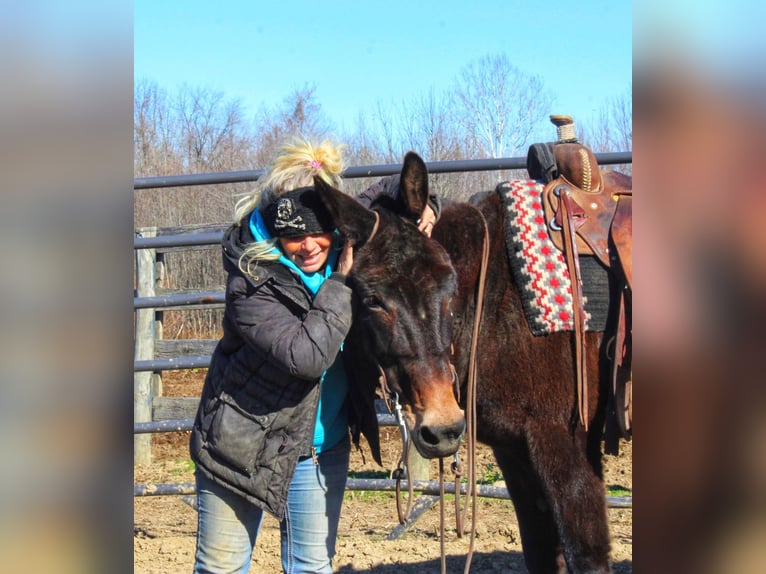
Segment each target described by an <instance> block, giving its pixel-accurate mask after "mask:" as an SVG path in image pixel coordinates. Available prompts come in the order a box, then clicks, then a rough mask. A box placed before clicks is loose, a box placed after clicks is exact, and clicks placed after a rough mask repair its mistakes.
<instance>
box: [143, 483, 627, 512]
mask: <svg viewBox="0 0 766 574" xmlns="http://www.w3.org/2000/svg"><path fill="white" fill-rule="evenodd" d="M400 486H401V489H402V490H405V489H408V488H409V485H408V484H407V481H406V480H403V481H402V482H401V485H400ZM412 488H413V491H415V492H419V493H421V494H428V495H434V494H439V483H438V482H437V481H435V480H415V481H413V483H412ZM467 488H468V485H467V484H466V483H463V484H461V485H460V492H461V493H462V494H465V493H466V491H467ZM346 490H357V491H377V492H380V491H384V492H385V491H388V492H394V491H396V481H395V480H388V479H383V478H349V479H348V480H347V481H346ZM444 492H445V493H446V494H455V483H454V482H452V481H450V482H445V483H444ZM476 493H477V494H478V495H479V496H481V497H483V498H499V499H504V500H510V496H509V495H508V490H507V489H506V488H505V487H503V486H488V485H486V484H478V485H476ZM189 494H196V488H195V485H194V483H193V482H181V483H177V484H168V483H165V484H134V485H133V496H167V495H189ZM606 504H607V506H608V507H609V508H633V497H632V496H607V497H606Z"/></svg>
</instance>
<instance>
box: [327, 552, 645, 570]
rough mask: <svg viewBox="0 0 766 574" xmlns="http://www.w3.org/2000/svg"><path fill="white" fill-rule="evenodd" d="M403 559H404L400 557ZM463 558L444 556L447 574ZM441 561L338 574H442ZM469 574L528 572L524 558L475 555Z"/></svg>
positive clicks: (624, 564)
mask: <svg viewBox="0 0 766 574" xmlns="http://www.w3.org/2000/svg"><path fill="white" fill-rule="evenodd" d="M402 558H405V559H406V557H402ZM465 560H466V557H465V556H447V560H446V566H447V567H446V571H447V572H463V571H464V569H465ZM441 571H442V568H441V559H437V560H427V561H424V562H407V563H401V564H381V565H378V566H372V567H370V568H362V569H361V570H358V569H356V568H355V567H353V566H348V565H347V566H341V567H340V568H338V570H337V571H336V572H337V574H354V573H356V572H366V573H368V574H406V573H413V574H441ZM470 571H471V574H490V573H495V572H518V573H519V574H524V573H526V572H527V569H526V566H525V565H524V557H523V556H522V554H521V553H520V552H503V551H500V550H498V551H495V552H475V553H474V555H473V559H472V560H471V570H470ZM612 572H613V574H632V573H633V562H632V561H629V560H623V561H621V562H615V563H614V564H613V565H612Z"/></svg>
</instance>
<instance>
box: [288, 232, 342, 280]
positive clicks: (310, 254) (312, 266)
mask: <svg viewBox="0 0 766 574" xmlns="http://www.w3.org/2000/svg"><path fill="white" fill-rule="evenodd" d="M279 245H280V247H281V248H282V251H283V252H284V254H285V256H286V257H287V258H288V259H289V260H290V261H292V262H293V263H295V264H296V265H297V266H298V267H299V268H300V270H301V271H303V272H304V273H313V272H315V271H319V270H320V269H322V267H324V265H325V263H327V258H328V257H329V256H330V247H332V234H331V233H316V234H314V235H303V236H301V237H280V238H279Z"/></svg>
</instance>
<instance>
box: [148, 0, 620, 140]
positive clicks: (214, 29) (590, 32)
mask: <svg viewBox="0 0 766 574" xmlns="http://www.w3.org/2000/svg"><path fill="white" fill-rule="evenodd" d="M631 11H632V4H631V2H627V1H621V0H595V1H586V2H572V1H571V0H548V1H547V2H530V1H518V0H474V1H472V2H469V1H457V0H407V1H401V0H388V1H383V2H365V1H363V0H356V1H349V0H335V1H332V0H325V1H324V2H317V1H304V0H292V1H291V0H285V1H283V2H275V1H273V0H270V1H268V2H264V1H257V0H250V1H224V2H210V1H209V0H206V1H200V0H185V1H183V2H181V1H173V2H170V1H162V0H135V2H134V74H135V79H136V80H141V79H148V80H150V81H153V82H156V83H157V84H158V85H159V86H160V87H162V88H164V89H166V90H168V91H169V92H170V93H173V92H174V91H175V90H176V89H177V88H178V87H180V86H181V85H183V84H187V85H189V86H192V87H206V88H211V89H214V90H217V91H221V92H223V93H224V94H225V95H226V96H227V97H231V98H238V99H240V100H241V102H242V104H243V105H244V106H245V108H246V110H247V111H248V112H251V113H253V114H254V113H255V112H256V111H257V110H258V109H259V107H260V106H262V105H265V106H268V107H269V108H272V107H274V106H277V105H279V104H280V103H281V102H282V101H283V100H284V99H285V98H286V97H287V96H288V95H290V94H291V93H292V92H293V91H294V90H295V89H298V88H301V87H303V86H305V85H313V86H315V88H316V92H315V94H316V97H317V100H318V102H319V103H320V104H321V106H322V109H323V111H324V113H325V114H326V115H327V117H328V118H329V119H330V120H331V121H333V122H334V124H335V125H336V126H337V127H338V129H339V130H343V129H348V130H351V129H352V128H353V127H354V125H355V124H356V121H357V118H358V117H359V114H360V113H367V114H370V113H372V111H374V110H375V108H376V106H377V105H378V103H381V104H382V105H384V106H391V105H396V103H397V102H402V101H411V100H413V99H415V98H417V97H418V96H420V95H424V94H426V93H427V92H428V91H429V90H434V91H435V93H437V94H438V93H440V92H443V91H446V89H447V88H448V87H449V86H450V85H451V84H452V83H453V82H454V81H455V80H456V79H457V77H458V76H459V73H460V70H461V69H462V68H463V67H464V66H465V65H466V64H468V63H469V62H471V61H475V60H477V59H479V58H481V57H483V56H487V55H496V54H506V55H507V56H508V58H509V59H510V61H511V62H512V63H513V64H514V65H515V66H517V67H518V68H520V69H521V70H523V71H524V72H527V73H530V74H537V75H540V76H541V77H542V78H543V81H544V83H545V86H546V87H547V88H548V89H549V90H550V92H551V93H552V94H553V96H554V98H555V103H554V108H553V109H551V110H550V112H551V113H565V114H570V115H573V116H574V117H575V120H576V121H577V122H578V124H582V125H584V124H586V123H587V122H588V121H589V120H590V119H591V118H592V117H593V115H594V112H595V111H596V110H598V109H599V108H601V107H603V106H604V104H605V103H606V102H607V101H608V100H609V99H610V98H614V97H619V96H624V95H625V94H626V93H628V91H629V90H630V88H631V83H632V14H631Z"/></svg>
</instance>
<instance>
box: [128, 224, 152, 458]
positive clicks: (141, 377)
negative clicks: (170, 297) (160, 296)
mask: <svg viewBox="0 0 766 574" xmlns="http://www.w3.org/2000/svg"><path fill="white" fill-rule="evenodd" d="M141 235H142V237H154V236H155V235H156V231H155V230H154V229H144V230H142V232H141ZM154 259H155V252H154V249H137V250H136V295H137V296H138V297H151V296H153V295H154V285H155V269H154ZM135 313H136V314H135V329H136V331H135V353H134V358H135V360H148V359H153V358H154V335H155V333H154V330H155V322H154V309H136V312H135ZM151 421H152V373H151V372H149V371H145V372H138V373H133V422H151ZM151 460H152V435H151V434H150V433H144V434H134V435H133V464H149V463H151Z"/></svg>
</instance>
